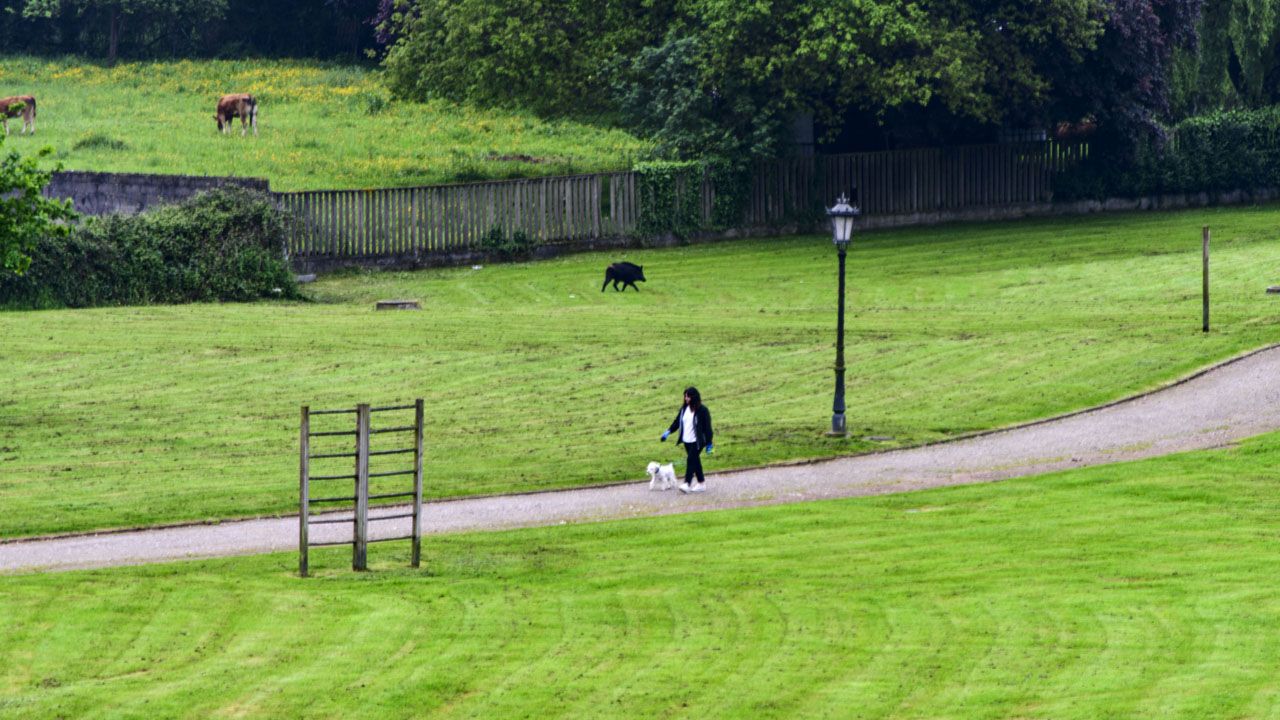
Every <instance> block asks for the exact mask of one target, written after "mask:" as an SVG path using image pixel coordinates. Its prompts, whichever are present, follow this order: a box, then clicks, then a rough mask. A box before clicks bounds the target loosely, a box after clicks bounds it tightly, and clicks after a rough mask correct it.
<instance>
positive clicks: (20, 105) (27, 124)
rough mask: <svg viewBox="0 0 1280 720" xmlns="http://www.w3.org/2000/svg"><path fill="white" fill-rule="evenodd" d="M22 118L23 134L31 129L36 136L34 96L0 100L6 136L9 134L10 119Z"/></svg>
mask: <svg viewBox="0 0 1280 720" xmlns="http://www.w3.org/2000/svg"><path fill="white" fill-rule="evenodd" d="M15 117H21V118H22V134H23V135H25V134H26V133H27V129H28V128H30V129H31V134H32V135H35V134H36V99H35V97H34V96H32V95H14V96H13V97H7V98H0V122H3V123H4V134H5V135H8V134H9V118H15Z"/></svg>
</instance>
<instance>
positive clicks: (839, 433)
mask: <svg viewBox="0 0 1280 720" xmlns="http://www.w3.org/2000/svg"><path fill="white" fill-rule="evenodd" d="M848 435H849V431H848V429H847V428H846V427H845V424H844V413H836V414H835V415H832V416H831V430H830V431H829V432H828V433H827V437H848Z"/></svg>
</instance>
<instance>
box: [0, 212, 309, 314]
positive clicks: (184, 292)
mask: <svg viewBox="0 0 1280 720" xmlns="http://www.w3.org/2000/svg"><path fill="white" fill-rule="evenodd" d="M284 223H285V218H284V216H283V215H282V214H281V213H280V211H279V210H278V209H276V207H275V205H274V204H272V203H271V201H270V200H269V199H267V198H266V197H264V196H262V195H260V194H258V193H254V192H251V191H248V190H244V189H241V188H224V189H220V190H214V191H212V192H207V193H202V194H200V195H198V196H196V197H194V198H192V199H190V200H187V201H185V202H183V203H181V204H178V205H168V206H163V207H159V208H156V209H154V210H151V211H149V212H146V213H143V214H141V215H132V216H130V215H111V216H107V217H103V218H91V219H90V220H88V221H87V222H85V223H84V224H82V225H80V226H79V227H77V228H76V229H75V230H74V231H73V232H72V233H71V234H70V235H68V236H67V237H50V238H46V239H44V240H42V241H41V242H40V243H39V244H38V245H37V246H36V248H35V250H34V252H33V253H32V262H31V267H30V268H29V270H28V272H27V273H26V274H25V275H22V276H4V277H0V303H4V304H8V305H16V306H25V307H59V306H66V307H94V306H101V305H140V304H148V303H186V302H209V301H246V300H255V299H259V298H274V297H284V298H297V297H299V295H298V289H297V285H296V283H295V282H294V279H293V274H292V272H291V271H290V269H289V266H288V263H287V261H286V259H285V257H284V245H283V240H284V230H285V224H284Z"/></svg>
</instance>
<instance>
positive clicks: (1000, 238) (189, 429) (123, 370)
mask: <svg viewBox="0 0 1280 720" xmlns="http://www.w3.org/2000/svg"><path fill="white" fill-rule="evenodd" d="M1277 217H1278V214H1277V209H1276V208H1275V207H1274V206H1267V207H1261V208H1249V209H1213V210H1201V211H1189V212H1182V213H1170V214H1149V215H1126V216H1123V217H1115V216H1108V217H1093V218H1072V219H1067V220H1039V221H1030V222H1018V223H1006V224H988V225H974V226H947V227H938V228H926V229H915V230H899V231H893V232H877V233H869V234H865V235H862V236H859V238H858V241H857V242H856V243H855V245H854V248H853V251H852V253H851V259H850V295H849V314H848V318H847V324H848V343H847V344H848V347H847V350H846V359H847V365H848V405H849V418H850V427H851V429H852V431H853V436H852V437H851V438H850V439H849V440H847V441H837V440H833V439H830V438H825V437H823V435H822V431H823V430H825V429H826V427H827V424H828V421H829V417H830V407H831V392H832V374H831V365H832V361H833V360H834V352H833V347H832V346H833V341H834V325H835V317H834V315H835V264H836V263H835V258H834V252H833V250H832V249H831V247H830V242H829V240H827V239H826V238H822V237H809V238H784V239H776V240H753V241H740V242H727V243H718V244H713V245H701V246H693V247H686V248H678V249H668V250H657V249H653V250H629V251H626V252H619V253H609V254H591V255H581V256H574V257H566V258H561V259H556V260H551V261H545V262H538V263H527V264H512V265H492V266H485V267H484V268H482V269H480V270H473V269H471V268H458V269H444V270H433V271H424V272H418V273H383V274H353V275H345V276H333V277H328V278H324V279H322V280H321V282H319V283H316V284H315V285H313V286H309V287H310V288H311V290H310V292H312V293H313V294H314V295H315V299H316V302H313V303H305V304H296V305H290V304H268V303H263V304H250V305H192V306H180V307H147V308H116V309H95V310H74V311H43V312H4V313H0V336H3V337H5V338H6V340H5V343H4V345H3V346H2V348H0V356H2V359H3V362H0V387H5V388H6V389H7V392H6V393H5V395H4V396H3V397H2V398H0V431H3V433H4V437H5V438H6V439H5V440H4V441H0V504H2V505H3V506H4V507H6V508H12V510H13V511H12V512H10V513H6V514H5V515H4V516H3V517H0V536H13V535H24V534H35V533H43V532H60V531H70V530H85V529H92V528H100V527H111V526H124V525H137V524H147V523H155V522H170V521H180V520H192V519H205V518H219V517H230V516H238V515H248V514H259V513H278V512H288V511H290V510H292V509H294V507H295V504H296V472H297V458H296V452H297V450H296V448H297V422H298V408H299V406H301V405H304V404H306V405H310V406H311V407H313V408H326V407H351V406H354V405H355V404H356V403H357V402H364V401H368V402H375V403H384V402H387V403H390V402H401V401H409V400H412V399H413V398H415V397H424V398H425V399H426V405H427V437H426V447H427V453H428V457H427V465H426V472H427V484H426V492H427V494H428V496H429V497H444V496H457V495H466V494H476V493H493V492H506V491H515V490H535V489H549V488H560V487H573V486H579V485H583V484H591V483H600V482H612V481H621V480H628V479H640V478H641V477H642V471H643V468H644V466H645V464H646V463H648V462H649V461H650V460H664V461H668V460H675V461H677V462H682V457H681V453H680V451H679V449H678V448H676V447H674V446H673V445H671V444H669V443H668V444H659V443H658V442H657V437H658V434H659V432H661V430H662V429H663V428H665V427H666V425H667V424H668V423H669V422H670V421H671V417H672V416H673V414H674V411H675V406H676V403H677V402H678V400H679V394H680V391H681V389H683V388H684V387H685V386H687V385H691V384H692V385H697V386H698V387H699V388H701V389H702V390H703V392H704V395H705V397H706V398H707V401H708V404H709V405H710V407H711V408H712V410H713V412H714V415H715V422H716V427H717V430H718V433H719V434H718V442H717V454H716V455H715V456H714V457H713V458H710V460H709V462H708V469H709V470H711V471H713V472H714V471H716V470H723V469H728V468H733V467H743V466H750V465H757V464H760V463H767V462H773V461H779V460H793V459H802V458H814V457H827V456H833V455H838V454H847V453H855V452H860V451H865V450H868V449H872V448H878V447H885V446H888V445H894V444H897V445H908V444H915V443H920V442H926V441H931V440H937V439H941V438H946V437H952V436H955V435H957V434H960V433H965V432H971V431H976V430H983V429H988V428H992V427H998V426H1003V425H1008V424H1012V423H1017V422H1024V421H1028V420H1032V419H1036V418H1040V417H1045V416H1049V415H1053V414H1057V413H1061V412H1065V411H1069V410H1075V409H1079V408H1082V407H1088V406H1091V405H1095V404H1098V403H1102V402H1107V401H1110V400H1113V399H1116V398H1118V397H1121V396H1124V395H1126V394H1130V393H1133V392H1136V391H1139V390H1143V389H1146V388H1150V387H1152V386H1154V385H1156V384H1159V383H1161V382H1165V381H1169V380H1172V379H1174V378H1176V377H1179V376H1181V375H1184V374H1186V373H1188V372H1190V371H1192V370H1194V369H1196V368H1199V367H1202V366H1204V365H1207V364H1209V363H1212V362H1214V361H1217V360H1221V359H1223V358H1226V357H1229V356H1231V355H1233V354H1236V353H1239V352H1241V351H1244V350H1248V349H1252V348H1255V347H1259V346H1262V345H1265V344H1268V343H1273V342H1277V341H1280V302H1276V300H1275V298H1273V297H1268V296H1265V295H1264V294H1263V289H1264V288H1265V287H1266V285H1268V284H1271V283H1274V282H1275V279H1274V278H1275V275H1274V273H1275V272H1276V271H1275V268H1277V267H1280V242H1277V239H1276V237H1275V230H1274V226H1275V221H1276V218H1277ZM1202 224H1212V225H1213V226H1214V228H1215V231H1214V232H1215V238H1217V240H1216V241H1215V242H1216V245H1215V249H1214V273H1215V274H1214V278H1213V287H1214V293H1215V294H1214V297H1215V301H1214V315H1213V318H1214V320H1213V322H1214V332H1213V333H1211V334H1209V335H1204V334H1202V333H1200V332H1199V327H1200V297H1199V288H1200V277H1199V268H1200V245H1199V228H1200V226H1201V225H1202ZM621 257H626V258H628V259H630V260H633V261H635V262H638V263H640V264H643V265H644V266H645V270H646V274H647V275H648V277H649V278H650V281H649V282H648V283H645V284H643V285H642V288H643V289H642V290H641V291H640V292H634V291H627V292H626V293H615V292H613V291H612V290H609V291H606V292H603V293H602V292H600V289H599V281H600V279H601V278H602V274H603V268H604V266H605V265H606V264H607V263H608V262H609V261H611V260H616V259H619V258H621ZM513 288H514V289H515V290H516V291H515V292H514V293H513V292H512V289H513ZM387 297H414V298H419V299H421V300H422V302H423V305H424V308H425V309H424V310H423V311H422V312H402V313H394V312H392V313H388V312H374V311H373V309H372V306H373V303H374V301H375V300H377V299H380V298H387ZM335 422H340V421H339V420H335ZM869 436H891V437H893V438H895V440H894V441H893V442H892V443H872V442H869V441H867V440H866V438H867V437H869ZM383 439H384V438H379V441H381V440H383ZM327 440H332V439H327ZM386 440H387V441H388V442H390V441H391V440H392V439H390V438H386ZM383 447H388V446H383ZM321 449H323V450H326V451H337V450H341V449H343V446H342V445H341V442H340V441H338V440H334V441H333V442H326V443H325V444H323V446H319V445H318V446H317V450H318V451H319V450H321ZM384 469H388V470H390V469H396V468H394V467H386V468H384Z"/></svg>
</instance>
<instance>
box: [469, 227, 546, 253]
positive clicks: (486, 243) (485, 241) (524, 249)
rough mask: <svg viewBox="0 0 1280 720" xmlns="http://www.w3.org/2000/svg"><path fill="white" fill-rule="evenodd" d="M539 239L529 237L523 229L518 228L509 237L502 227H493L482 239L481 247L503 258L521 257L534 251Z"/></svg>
mask: <svg viewBox="0 0 1280 720" xmlns="http://www.w3.org/2000/svg"><path fill="white" fill-rule="evenodd" d="M537 246H538V241H537V240H534V239H533V238H531V237H529V236H528V235H527V234H526V233H525V232H524V231H523V230H516V231H515V232H513V233H511V236H510V237H508V236H506V235H504V234H503V232H502V228H500V227H496V226H495V227H493V228H491V229H490V230H489V232H487V233H485V235H484V237H483V238H481V240H480V249H482V250H484V251H485V252H490V253H493V254H495V255H497V256H499V257H501V258H504V259H509V258H514V257H521V256H524V255H527V254H529V253H531V252H533V249H534V248H536V247H537Z"/></svg>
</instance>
